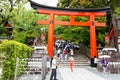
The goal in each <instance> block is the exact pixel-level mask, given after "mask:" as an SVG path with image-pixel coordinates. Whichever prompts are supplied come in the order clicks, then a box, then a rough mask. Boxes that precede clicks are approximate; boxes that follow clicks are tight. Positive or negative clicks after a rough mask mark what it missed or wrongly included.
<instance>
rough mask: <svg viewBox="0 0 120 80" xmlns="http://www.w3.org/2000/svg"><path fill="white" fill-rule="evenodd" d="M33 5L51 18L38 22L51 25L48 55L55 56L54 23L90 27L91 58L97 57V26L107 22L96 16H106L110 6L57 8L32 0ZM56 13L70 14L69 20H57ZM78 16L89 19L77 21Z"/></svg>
mask: <svg viewBox="0 0 120 80" xmlns="http://www.w3.org/2000/svg"><path fill="white" fill-rule="evenodd" d="M30 3H31V6H32V7H33V8H35V9H36V10H37V12H38V13H39V14H47V15H49V20H38V24H42V25H43V24H46V25H49V28H48V47H47V48H48V55H49V56H50V57H53V47H54V46H53V45H54V25H66V26H68V25H70V26H83V27H89V28H90V58H91V59H92V58H94V57H95V56H96V57H97V48H96V27H104V26H106V23H105V22H97V21H95V17H104V16H106V13H107V11H110V7H105V8H99V9H96V8H92V9H63V8H56V7H50V6H45V5H41V4H38V3H36V2H34V1H31V0H30ZM55 15H60V16H69V17H70V20H69V21H59V20H55V18H54V17H55ZM76 16H84V17H88V18H89V21H87V22H77V21H75V17H76Z"/></svg>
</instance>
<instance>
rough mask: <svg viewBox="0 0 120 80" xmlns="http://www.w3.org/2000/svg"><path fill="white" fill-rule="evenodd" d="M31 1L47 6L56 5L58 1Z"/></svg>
mask: <svg viewBox="0 0 120 80" xmlns="http://www.w3.org/2000/svg"><path fill="white" fill-rule="evenodd" d="M33 1H35V2H38V3H40V4H43V5H48V6H56V5H57V2H58V0H33Z"/></svg>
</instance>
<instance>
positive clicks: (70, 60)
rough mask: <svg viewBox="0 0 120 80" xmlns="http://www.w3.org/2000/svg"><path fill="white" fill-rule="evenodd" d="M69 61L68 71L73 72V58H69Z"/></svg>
mask: <svg viewBox="0 0 120 80" xmlns="http://www.w3.org/2000/svg"><path fill="white" fill-rule="evenodd" d="M68 60H69V64H70V70H71V71H72V72H73V66H74V57H73V56H70V58H69V59H68Z"/></svg>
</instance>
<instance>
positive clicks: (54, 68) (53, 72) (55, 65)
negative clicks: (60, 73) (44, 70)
mask: <svg viewBox="0 0 120 80" xmlns="http://www.w3.org/2000/svg"><path fill="white" fill-rule="evenodd" d="M56 60H57V56H54V57H53V60H52V66H51V67H52V72H51V77H50V80H53V79H52V78H53V77H54V80H57V79H56V75H57V71H56V69H57V66H58V65H59V64H57V61H56Z"/></svg>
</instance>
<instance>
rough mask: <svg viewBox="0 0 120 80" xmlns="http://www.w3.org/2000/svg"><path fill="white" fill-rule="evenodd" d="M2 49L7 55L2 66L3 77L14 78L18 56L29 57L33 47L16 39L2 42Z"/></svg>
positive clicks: (0, 51) (6, 79) (7, 79)
mask: <svg viewBox="0 0 120 80" xmlns="http://www.w3.org/2000/svg"><path fill="white" fill-rule="evenodd" d="M0 49H1V50H0V53H1V54H4V55H5V58H4V59H3V66H2V69H3V70H2V79H3V80H13V79H14V72H15V65H16V58H17V57H18V58H20V59H22V58H28V57H29V56H30V55H31V53H32V48H30V47H28V46H27V45H25V44H22V43H19V42H17V41H14V40H4V41H2V43H1V44H0ZM18 72H19V71H18Z"/></svg>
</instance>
